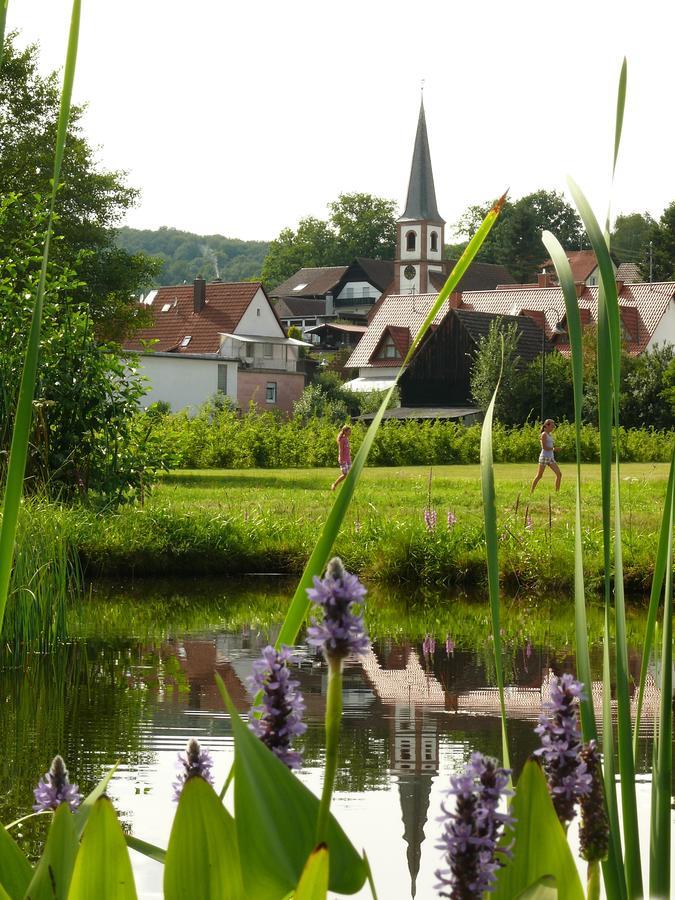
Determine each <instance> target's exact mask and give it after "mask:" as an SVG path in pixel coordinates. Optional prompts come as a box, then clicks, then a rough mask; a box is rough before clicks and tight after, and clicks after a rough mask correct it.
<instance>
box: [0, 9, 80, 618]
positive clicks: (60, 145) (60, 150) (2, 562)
mask: <svg viewBox="0 0 675 900" xmlns="http://www.w3.org/2000/svg"><path fill="white" fill-rule="evenodd" d="M0 2H2V7H0V8H2V14H1V18H0V24H1V25H2V32H1V34H0V37H2V38H3V40H4V26H5V21H6V13H7V3H8V0H4V2H3V0H0ZM80 6H81V0H73V7H72V15H71V21H70V33H69V37H68V50H67V54H66V65H65V70H64V76H63V88H62V91H61V106H60V110H59V119H58V124H57V133H56V147H55V150H54V168H53V174H52V192H51V197H50V203H49V218H48V222H47V230H46V233H45V241H44V249H43V254H42V265H41V269H40V280H39V284H38V290H37V295H36V297H35V303H34V306H33V315H32V319H31V326H30V331H29V334H28V341H27V344H26V356H25V360H24V367H23V374H22V378H21V386H20V388H19V397H18V402H17V407H16V415H15V418H14V431H13V434H12V445H11V450H10V455H9V464H8V467H7V476H6V481H5V495H4V500H3V507H2V525H1V526H0V629H1V628H2V623H3V620H4V616H5V609H6V606H7V598H8V591H9V584H10V578H11V572H12V563H13V559H14V545H15V539H16V532H17V524H18V518H19V507H20V505H21V497H22V494H23V480H24V475H25V471H26V460H27V456H28V443H29V439H30V432H31V424H32V418H33V398H34V394H35V382H36V377H37V368H38V361H39V355H40V332H41V325H42V307H43V303H44V294H45V283H46V277H47V265H48V262H49V249H50V243H51V238H52V232H53V222H54V209H55V205H56V196H57V192H58V189H59V180H60V176H61V165H62V163H63V156H64V152H65V146H66V137H67V132H68V121H69V118H70V106H71V97H72V90H73V80H74V77H75V63H76V59H77V44H78V37H79V28H80Z"/></svg>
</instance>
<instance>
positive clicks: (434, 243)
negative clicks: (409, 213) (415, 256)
mask: <svg viewBox="0 0 675 900" xmlns="http://www.w3.org/2000/svg"><path fill="white" fill-rule="evenodd" d="M429 248H430V250H431V252H432V253H437V252H438V232H437V231H432V232H431V239H430V244H429Z"/></svg>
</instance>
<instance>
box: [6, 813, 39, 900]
mask: <svg viewBox="0 0 675 900" xmlns="http://www.w3.org/2000/svg"><path fill="white" fill-rule="evenodd" d="M32 874H33V870H32V868H31V866H30V863H29V862H28V860H27V859H26V857H25V856H24V855H23V853H22V851H21V850H20V849H19V847H18V846H17V844H16V842H15V841H14V838H13V837H11V835H10V834H9V832H8V831H7V830H6V829H5V828H4V827H3V826H2V825H0V884H1V885H2V887H3V888H4V890H5V891H6V893H7V894H8V895H9V896H10V897H11V898H12V900H21V898H22V897H23V895H24V893H25V892H26V888H27V887H28V884H29V882H30V879H31V876H32Z"/></svg>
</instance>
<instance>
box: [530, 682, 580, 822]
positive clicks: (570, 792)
mask: <svg viewBox="0 0 675 900" xmlns="http://www.w3.org/2000/svg"><path fill="white" fill-rule="evenodd" d="M583 687H584V686H583V685H582V684H581V683H580V682H579V681H577V680H576V678H575V677H574V676H573V675H570V674H569V673H565V674H564V675H562V676H561V677H560V678H556V677H553V678H552V679H551V688H550V690H551V700H550V701H549V702H547V703H544V704H543V705H544V709H545V710H548V711H549V713H550V714H547V713H546V712H543V713H542V714H541V716H540V717H539V724H538V725H537V727H536V728H535V731H536V732H537V734H538V735H539V736H540V737H541V747H540V749H539V750H537V751H535V753H536V754H537V755H538V756H541V757H542V759H543V762H544V772H545V773H546V777H547V779H548V787H549V791H550V793H551V799H552V800H553V806H554V807H555V811H556V813H557V814H558V818H559V819H560V822H561V823H562V825H563V827H564V828H566V827H567V826H568V825H569V823H570V822H571V821H572V819H573V818H574V816H575V809H574V807H575V804H576V803H577V801H578V800H579V799H580V798H581V797H585V796H587V795H588V794H589V793H590V792H591V782H592V779H591V776H590V775H589V774H588V771H587V768H586V763H585V762H584V760H583V759H582V758H581V757H580V753H581V749H582V748H581V732H580V730H579V709H578V707H579V700H580V699H582V698H583V696H584V695H583Z"/></svg>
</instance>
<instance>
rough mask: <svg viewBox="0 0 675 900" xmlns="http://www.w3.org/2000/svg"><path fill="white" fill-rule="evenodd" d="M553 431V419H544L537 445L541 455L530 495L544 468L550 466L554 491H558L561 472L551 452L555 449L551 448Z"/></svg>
mask: <svg viewBox="0 0 675 900" xmlns="http://www.w3.org/2000/svg"><path fill="white" fill-rule="evenodd" d="M554 431H555V422H554V421H553V419H546V421H545V422H544V427H543V428H542V432H541V434H540V435H539V443H540V444H541V453H540V454H539V468H538V469H537V474H536V475H535V476H534V481H533V482H532V487H531V488H530V493H532V491H533V490H534V489H535V488H536V486H537V485H538V484H539V482H540V480H541V476H542V475H543V474H544V471H545V470H546V466H550V467H551V469H553V471H554V472H555V489H556V491H559V490H560V482H561V481H562V472H561V471H560V468H559V466H558V463H557V462H556V461H555V457H554V456H553V451H554V450H555V449H556V448H555V447H554V446H553V444H554V441H553V432H554Z"/></svg>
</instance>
